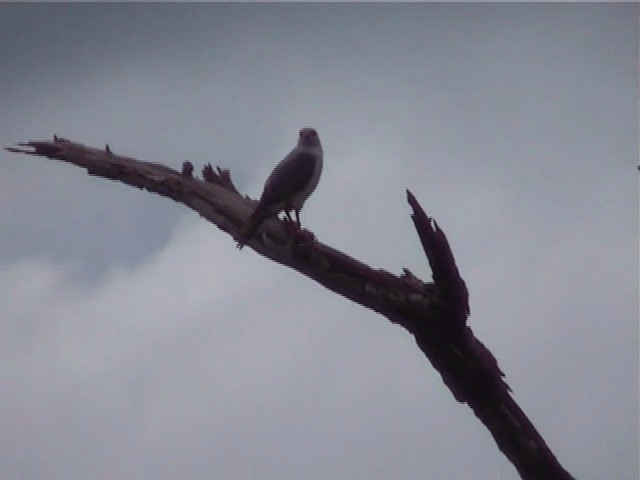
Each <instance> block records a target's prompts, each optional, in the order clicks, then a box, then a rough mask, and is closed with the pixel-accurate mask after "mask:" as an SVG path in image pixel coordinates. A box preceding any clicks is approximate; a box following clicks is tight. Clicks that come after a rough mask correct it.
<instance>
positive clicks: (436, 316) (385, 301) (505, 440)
mask: <svg viewBox="0 0 640 480" xmlns="http://www.w3.org/2000/svg"><path fill="white" fill-rule="evenodd" d="M5 149H6V150H8V151H10V152H15V153H25V154H29V155H39V156H43V157H47V158H51V159H56V160H61V161H64V162H67V163H72V164H74V165H77V166H79V167H82V168H86V169H87V171H88V173H89V174H90V175H95V176H99V177H103V178H108V179H112V180H117V181H120V182H123V183H126V184H128V185H131V186H134V187H138V188H144V189H146V190H148V191H150V192H154V193H157V194H160V195H162V196H165V197H169V198H171V199H173V200H175V201H177V202H180V203H183V204H185V205H187V206H188V207H191V208H192V209H193V210H195V211H196V212H198V213H199V214H200V215H201V216H202V217H204V218H206V219H207V220H209V221H210V222H211V223H213V224H214V225H216V226H217V227H218V228H220V229H221V230H222V231H224V232H226V233H229V234H230V235H231V236H232V237H233V238H234V239H238V238H239V236H240V235H242V232H243V231H244V229H245V228H246V225H247V222H248V220H249V217H250V215H251V213H252V211H253V209H254V208H255V205H256V202H255V201H254V200H251V199H249V198H247V197H243V196H241V195H240V194H239V193H238V190H237V189H236V188H235V186H234V185H233V182H232V181H231V176H230V175H229V172H228V171H227V170H221V169H220V168H217V169H216V170H214V169H213V168H212V167H211V165H210V164H207V165H206V166H205V167H204V168H203V170H202V174H203V179H204V180H199V179H197V178H194V177H193V165H192V164H191V163H190V162H184V163H183V165H182V171H181V172H178V171H175V170H173V169H171V168H168V167H166V166H164V165H161V164H157V163H151V162H142V161H139V160H135V159H133V158H129V157H124V156H119V155H116V154H115V153H114V152H112V151H111V149H110V148H109V146H108V145H107V146H106V147H105V149H102V150H100V149H95V148H89V147H86V146H84V145H81V144H79V143H74V142H70V141H69V140H66V139H63V138H60V137H57V136H54V139H53V141H30V142H26V143H20V144H18V146H17V147H5ZM407 199H408V202H409V205H410V206H411V209H412V215H411V217H412V219H413V223H414V225H415V228H416V231H417V233H418V235H419V237H420V241H421V243H422V247H423V248H424V251H425V254H426V256H427V259H428V261H429V265H430V266H431V270H432V272H433V283H425V282H423V281H421V280H420V279H419V278H417V277H416V276H415V275H413V274H412V273H411V272H410V271H409V270H407V269H404V273H403V274H402V275H400V276H395V275H393V274H391V273H389V272H386V271H384V270H381V269H373V268H371V267H369V266H367V265H365V264H364V263H362V262H360V261H358V260H356V259H354V258H352V257H350V256H348V255H346V254H344V253H342V252H339V251H337V250H335V249H333V248H331V247H330V246H328V245H324V244H322V243H320V242H319V241H317V240H316V239H315V237H314V236H313V234H311V233H310V232H308V231H306V230H303V231H299V230H297V229H296V228H294V226H293V225H292V224H291V223H288V222H284V221H281V220H279V219H275V218H273V219H268V220H266V221H265V222H264V223H263V225H262V226H261V227H260V229H259V230H258V234H257V235H256V236H254V237H253V238H252V239H251V240H250V241H248V243H247V245H248V246H249V247H251V248H253V249H254V250H255V251H256V252H258V253H259V254H260V255H262V256H264V257H266V258H269V259H271V260H273V261H276V262H278V263H280V264H282V265H284V266H287V267H289V268H292V269H294V270H297V271H298V272H300V273H302V274H303V275H306V276H307V277H309V278H311V279H313V280H315V281H316V282H318V283H320V284H321V285H323V286H324V287H326V288H328V289H329V290H331V291H333V292H335V293H338V294H340V295H343V296H344V297H346V298H348V299H350V300H352V301H354V302H356V303H359V304H360V305H362V306H363V307H365V308H369V309H371V310H373V311H375V312H378V313H380V314H382V315H384V316H385V317H386V318H388V319H389V320H390V321H391V322H393V323H395V324H398V325H401V326H402V327H404V328H405V329H406V330H408V331H409V332H410V333H411V334H412V335H413V336H414V337H415V339H416V342H417V344H418V346H419V347H420V349H421V350H422V352H423V353H424V354H425V355H426V357H427V358H428V359H429V361H430V362H431V364H432V365H433V366H434V367H435V369H436V370H437V371H438V372H439V373H440V375H441V376H442V379H443V381H444V383H445V385H446V386H447V387H448V388H449V389H450V390H451V392H452V393H453V396H454V397H455V399H456V400H457V401H458V402H461V403H466V404H468V405H469V406H470V407H471V409H472V410H473V412H474V413H475V414H476V416H477V417H478V418H479V419H480V421H481V422H482V423H483V424H484V425H485V426H486V427H487V428H488V429H489V431H490V432H491V435H492V436H493V438H494V439H495V441H496V443H497V444H498V447H499V448H500V450H501V451H502V452H503V453H504V454H505V455H506V456H507V458H508V459H509V460H510V461H511V463H513V465H514V466H515V468H516V469H517V470H518V472H519V474H520V476H521V477H522V478H523V479H536V480H555V479H559V480H560V479H563V480H564V479H571V478H572V477H571V475H569V473H568V472H567V471H566V470H565V469H564V468H563V467H562V466H561V465H560V463H559V462H558V460H557V459H556V457H555V456H554V454H553V452H551V450H550V449H549V447H548V446H547V445H546V443H545V442H544V440H543V438H542V437H541V436H540V434H539V433H538V432H537V431H536V429H535V427H534V426H533V424H532V423H531V422H530V421H529V419H528V418H527V416H526V415H525V414H524V412H523V411H522V410H521V409H520V407H519V406H518V405H517V403H516V402H515V401H514V400H513V398H512V396H511V394H510V389H509V386H508V385H507V384H506V382H505V381H504V378H503V377H504V374H503V373H502V371H501V370H500V368H499V367H498V363H497V361H496V359H495V357H494V356H493V354H492V353H491V352H490V351H489V350H488V349H487V348H486V347H485V346H484V345H483V344H482V342H480V340H478V339H477V338H476V337H475V335H474V334H473V332H472V330H471V328H470V327H469V326H468V325H467V317H468V316H469V312H470V309H469V294H468V291H467V287H466V285H465V282H464V280H463V279H462V277H461V276H460V273H459V271H458V268H457V266H456V264H455V260H454V257H453V254H452V252H451V248H450V246H449V243H448V241H447V239H446V237H445V235H444V232H443V231H442V230H441V229H440V228H439V227H438V224H437V223H436V222H435V221H434V220H433V219H431V218H429V217H428V216H427V215H426V213H425V212H424V210H423V209H422V207H421V206H420V205H419V203H418V201H417V200H416V198H415V197H414V196H413V194H411V192H409V191H407Z"/></svg>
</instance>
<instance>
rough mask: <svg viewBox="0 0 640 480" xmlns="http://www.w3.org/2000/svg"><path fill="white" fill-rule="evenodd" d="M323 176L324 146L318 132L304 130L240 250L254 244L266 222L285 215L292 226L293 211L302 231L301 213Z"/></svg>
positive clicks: (271, 181) (275, 174)
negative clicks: (256, 234)
mask: <svg viewBox="0 0 640 480" xmlns="http://www.w3.org/2000/svg"><path fill="white" fill-rule="evenodd" d="M321 173H322V145H321V144H320V137H318V132H316V130H315V129H314V128H311V127H305V128H302V129H301V130H300V132H299V134H298V143H297V145H296V146H295V147H294V148H293V150H291V151H290V152H289V154H288V155H287V156H286V157H284V158H283V159H282V160H281V161H280V163H278V164H277V165H276V166H275V168H274V169H273V171H272V172H271V174H270V175H269V177H268V178H267V180H266V182H265V183H264V188H263V190H262V195H261V196H260V200H259V202H258V205H257V206H256V208H255V210H254V211H253V213H252V214H251V218H250V219H249V224H248V226H247V228H246V229H245V230H244V232H243V233H242V235H241V237H240V240H239V241H238V244H237V247H238V248H242V247H243V246H244V245H245V244H246V243H247V242H248V241H249V240H251V239H252V238H253V236H254V235H255V233H256V231H257V230H258V228H260V225H262V222H263V221H264V220H265V219H266V218H268V217H271V216H275V215H277V214H278V213H280V212H282V211H284V213H285V215H286V216H287V219H288V220H289V221H290V222H293V219H292V218H291V215H290V213H289V212H291V211H293V212H294V213H295V216H296V218H295V223H296V225H297V226H298V228H300V210H301V209H302V206H303V205H304V202H305V200H306V199H307V198H309V195H311V194H312V193H313V191H314V190H315V189H316V187H317V185H318V181H319V180H320V174H321Z"/></svg>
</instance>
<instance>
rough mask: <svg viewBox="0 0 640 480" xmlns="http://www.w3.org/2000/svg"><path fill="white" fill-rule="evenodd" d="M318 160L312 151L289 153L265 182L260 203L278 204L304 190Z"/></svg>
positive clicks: (266, 204) (265, 204)
mask: <svg viewBox="0 0 640 480" xmlns="http://www.w3.org/2000/svg"><path fill="white" fill-rule="evenodd" d="M316 160H317V159H316V156H315V155H314V154H312V153H306V152H295V151H294V152H291V153H290V154H289V155H287V156H286V157H285V158H284V159H283V160H282V161H281V162H280V163H279V164H278V165H276V167H275V168H274V169H273V172H271V175H269V178H268V179H267V181H266V182H265V185H264V191H263V192H262V197H261V198H260V204H261V205H263V206H264V207H266V206H268V205H276V204H278V203H280V202H283V201H285V200H287V199H289V198H291V196H292V195H294V194H296V193H297V192H299V191H301V190H303V189H304V187H305V186H306V185H307V184H308V183H309V182H310V181H311V180H312V178H313V171H314V169H315V166H316Z"/></svg>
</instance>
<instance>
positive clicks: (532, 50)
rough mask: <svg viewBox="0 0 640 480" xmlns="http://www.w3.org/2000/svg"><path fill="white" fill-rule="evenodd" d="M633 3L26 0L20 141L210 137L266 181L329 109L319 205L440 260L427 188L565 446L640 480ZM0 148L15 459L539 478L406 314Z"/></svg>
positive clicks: (333, 233) (21, 10) (582, 466)
mask: <svg viewBox="0 0 640 480" xmlns="http://www.w3.org/2000/svg"><path fill="white" fill-rule="evenodd" d="M637 14H638V7H637V5H636V4H624V5H613V4H589V5H586V4H580V5H570V4H554V5H552V4H544V5H530V4H522V5H520V4H504V5H502V4H501V5H498V4H486V5H481V4H465V5H454V4H451V5H449V4H428V5H427V4H424V5H420V4H414V5H353V4H341V5H315V4H313V5H303V4H298V5H295V4H294V5H288V4H264V5H263V4H260V5H257V4H255V5H253V4H252V5H249V4H238V5H232V4H228V5H193V4H190V5H177V4H169V5H165V4H162V5H142V4H135V5H113V4H111V5H101V4H82V5H80V4H74V5H62V4H52V5H18V4H13V5H7V4H3V5H1V6H0V32H2V33H0V62H1V64H2V65H3V68H2V70H1V71H0V82H1V84H2V88H1V89H0V108H1V109H2V112H3V114H4V115H3V116H2V118H0V126H1V128H0V140H1V141H2V144H3V145H10V144H13V143H15V142H17V141H21V140H28V139H37V138H48V137H50V136H51V135H52V134H53V133H54V132H56V133H58V134H59V135H63V136H66V137H69V138H72V139H74V140H77V141H81V142H85V143H87V144H91V145H97V146H101V145H103V144H105V143H109V144H110V146H111V148H112V149H113V150H114V151H117V152H119V153H123V154H127V155H132V156H136V157H138V158H141V159H147V160H153V161H160V162H163V163H166V164H169V165H172V166H178V165H179V164H180V162H182V161H183V160H186V159H189V160H191V161H192V162H194V164H196V166H197V168H200V167H201V166H202V164H203V163H206V162H212V163H213V164H214V165H221V166H223V167H226V168H230V169H231V172H232V175H233V177H234V179H235V181H236V183H237V184H238V186H239V187H240V188H241V189H243V190H244V191H246V192H247V193H249V194H250V195H253V196H255V195H258V194H259V192H260V189H261V185H262V181H263V180H264V178H265V176H266V175H267V174H268V172H269V170H270V168H271V167H272V166H273V164H274V163H275V162H276V161H277V160H278V159H279V158H280V157H281V156H282V155H283V154H284V153H286V152H287V151H288V149H289V148H290V147H291V145H292V143H293V142H294V140H295V136H296V132H297V129H298V128H300V127H301V126H304V125H313V126H315V127H316V128H317V129H318V131H319V132H320V136H321V139H322V141H323V146H324V150H325V153H326V157H327V159H326V162H325V163H326V165H325V172H324V173H323V178H322V180H321V182H320V185H319V187H318V190H317V191H316V193H315V194H314V195H313V196H312V197H311V198H310V200H309V202H308V205H307V206H306V208H305V210H304V211H303V217H302V220H303V222H304V224H305V225H307V226H308V227H309V228H310V229H312V230H313V231H314V232H315V233H316V235H318V237H319V238H320V240H322V241H325V242H327V243H330V244H332V245H335V246H336V247H338V248H341V249H344V250H345V251H346V252H348V253H350V254H352V255H355V256H357V257H358V258H361V259H362V260H364V261H367V262H368V263H370V264H371V265H373V266H376V267H381V268H386V269H389V270H391V271H393V272H395V273H398V272H400V270H401V268H402V267H404V266H406V267H409V268H411V269H412V270H413V271H414V272H416V273H418V274H419V275H421V276H422V277H424V278H428V277H429V274H430V272H429V270H428V268H427V267H426V262H425V259H424V255H423V254H422V253H421V251H420V246H419V243H418V241H417V239H416V235H415V233H414V232H413V231H412V226H411V222H410V219H409V211H408V208H407V205H406V203H405V200H404V189H405V188H410V189H411V190H412V191H413V192H414V193H415V194H416V195H417V197H418V198H419V200H420V201H421V202H422V204H423V205H424V207H425V209H426V210H427V211H428V212H429V213H430V214H432V215H434V216H435V217H436V218H437V220H438V221H439V224H440V225H441V226H442V227H443V228H444V230H445V232H446V233H447V235H448V237H449V239H450V242H451V244H452V247H453V249H454V252H455V254H456V257H457V259H458V263H459V266H460V268H461V271H462V273H463V275H464V277H465V279H466V280H467V282H468V284H469V287H470V291H471V301H472V316H471V318H470V324H471V326H472V328H473V329H474V331H475V332H476V333H477V334H478V336H479V337H480V338H481V339H482V340H483V341H484V342H485V343H486V344H487V346H488V347H489V348H490V349H491V350H492V351H493V352H494V353H495V354H496V356H497V358H498V360H499V361H500V364H501V366H502V368H503V370H505V372H506V373H507V381H508V382H509V384H510V385H511V386H512V387H513V388H514V394H515V397H516V399H517V400H518V402H520V404H521V405H522V407H523V408H524V410H525V411H526V412H527V413H528V414H529V415H530V418H531V419H532V421H533V422H534V424H535V425H536V426H537V427H538V428H539V429H540V431H541V433H542V435H543V436H544V438H545V439H546V440H547V441H548V443H549V444H550V446H551V448H552V450H554V452H555V453H556V454H557V455H558V457H559V459H560V461H561V462H562V463H563V465H565V466H566V467H567V468H568V469H569V470H570V471H571V472H572V473H573V474H574V475H575V476H576V477H577V478H581V479H599V478H616V479H623V480H624V479H634V478H637V477H638V447H639V442H638V432H637V425H638V389H637V382H638V361H637V359H638V344H637V338H638V327H637V318H638V283H637V282H638V269H637V265H638V256H637V255H638V254H637V251H638V210H637V208H638V206H637V205H638V196H637V189H638V180H637V177H636V175H637V170H636V167H635V165H636V163H637V150H638V144H637V131H638V118H637V104H638V103H637V101H638V98H637V92H638V78H637V71H638V60H637V59H638V26H637V21H636V19H637ZM1 158H2V160H1V161H0V223H1V224H2V226H3V229H2V231H3V234H2V235H0V319H1V321H2V329H3V334H2V336H0V351H2V352H3V354H2V362H0V382H1V383H2V384H3V385H5V386H6V387H7V391H8V392H9V394H8V395H5V396H3V398H2V400H1V401H0V422H1V423H2V424H3V426H6V427H5V428H3V430H4V433H5V434H4V435H3V436H2V439H0V451H1V452H2V458H3V462H2V463H0V473H1V476H2V477H3V478H15V477H21V478H25V477H26V478H86V477H87V476H89V477H96V476H104V477H117V478H175V477H177V476H184V477H196V478H197V477H206V476H212V475H215V476H219V477H222V478H246V477H257V476H259V477H261V478H300V477H304V478H359V477H367V478H391V477H393V478H418V477H425V476H426V477H429V478H469V477H473V478H487V479H489V478H491V479H493V478H501V479H510V478H517V475H516V472H515V470H514V469H513V467H512V466H511V465H510V464H509V463H508V462H507V461H506V460H505V459H504V458H503V457H502V455H501V454H500V452H499V451H498V450H497V448H496V447H495V444H494V443H493V440H492V439H491V437H490V436H489V434H488V432H486V430H485V429H484V428H483V427H482V426H481V425H480V424H479V422H478V421H477V419H476V418H475V417H474V416H473V415H472V413H471V412H470V410H469V409H468V408H466V407H464V406H460V405H458V404H456V403H455V402H454V400H453V398H452V396H451V394H450V393H449V392H448V391H447V390H446V389H445V388H444V386H443V385H442V382H441V380H440V378H439V377H438V375H437V374H436V372H435V371H434V370H433V369H432V368H431V367H430V365H428V364H427V363H426V362H425V360H424V358H423V356H422V355H421V354H420V352H419V351H418V349H417V348H416V346H415V344H414V342H413V341H412V339H411V338H410V337H409V336H408V335H407V334H406V333H405V332H403V331H401V330H399V329H397V328H394V327H393V326H391V325H389V324H388V322H386V321H385V320H384V319H383V318H381V317H377V316H375V315H373V314H371V313H369V312H366V311H362V310H361V309H359V308H357V307H355V306H353V305H351V304H350V303H349V302H347V301H345V300H343V299H341V298H338V297H335V296H334V295H331V294H329V293H327V292H325V291H324V290H322V289H321V288H319V287H318V286H316V285H314V284H313V283H312V282H310V281H308V280H307V279H301V278H300V277H299V276H298V275H297V274H295V273H293V272H289V271H285V270H283V269H282V268H281V267H279V266H276V265H271V264H269V263H267V262H265V261H263V260H261V259H260V258H259V257H257V256H256V255H255V254H253V253H252V252H250V251H248V250H247V251H242V252H238V251H237V250H235V248H234V245H233V241H232V240H231V239H229V238H227V237H225V236H224V235H222V234H221V233H220V232H219V231H217V230H216V229H215V228H214V227H212V226H211V225H208V224H206V223H205V222H203V221H202V220H201V219H199V218H198V217H196V216H195V215H193V214H192V213H189V212H185V211H184V210H183V209H182V208H181V207H180V206H177V205H174V204H172V203H171V202H168V201H166V200H165V199H160V198H159V197H155V196H151V195H148V194H147V193H144V192H138V191H133V190H132V189H129V188H127V187H124V186H121V185H116V184H113V183H111V182H105V181H104V180H100V179H94V178H90V177H87V176H86V174H84V173H83V172H80V171H79V170H77V169H74V168H72V167H69V166H66V165H61V164H54V163H52V162H46V161H43V160H40V159H35V158H28V157H19V156H15V155H13V154H9V153H6V152H5V153H3V154H2V156H1ZM248 299H250V301H248ZM461 454H463V455H464V457H463V461H461Z"/></svg>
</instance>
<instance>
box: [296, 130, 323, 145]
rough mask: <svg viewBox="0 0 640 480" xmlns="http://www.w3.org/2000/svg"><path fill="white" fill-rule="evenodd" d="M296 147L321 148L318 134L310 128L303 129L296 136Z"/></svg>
mask: <svg viewBox="0 0 640 480" xmlns="http://www.w3.org/2000/svg"><path fill="white" fill-rule="evenodd" d="M298 146H300V147H312V148H318V147H321V146H320V137H318V132H316V131H315V129H313V128H311V127H305V128H303V129H302V130H300V134H299V135H298Z"/></svg>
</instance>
